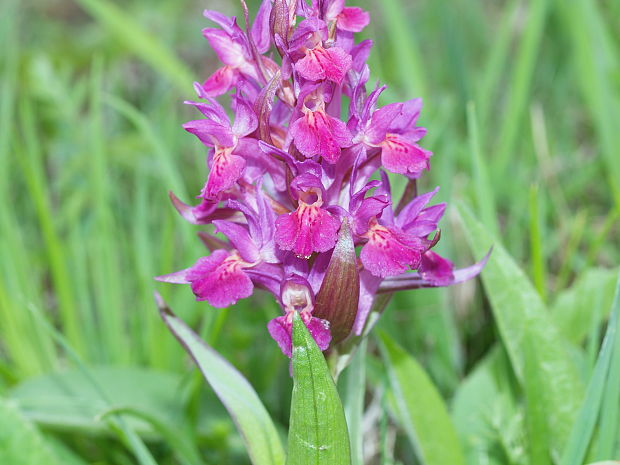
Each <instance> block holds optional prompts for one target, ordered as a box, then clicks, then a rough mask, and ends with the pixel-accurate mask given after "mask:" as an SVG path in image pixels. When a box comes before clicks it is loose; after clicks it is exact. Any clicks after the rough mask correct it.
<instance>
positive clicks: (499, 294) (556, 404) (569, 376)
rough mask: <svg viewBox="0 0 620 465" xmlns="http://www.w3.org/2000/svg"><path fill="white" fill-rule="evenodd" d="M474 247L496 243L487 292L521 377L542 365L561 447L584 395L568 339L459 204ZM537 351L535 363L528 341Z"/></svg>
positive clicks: (543, 397) (544, 399)
mask: <svg viewBox="0 0 620 465" xmlns="http://www.w3.org/2000/svg"><path fill="white" fill-rule="evenodd" d="M459 213H460V216H461V218H462V220H463V224H464V227H465V232H466V235H467V238H468V241H469V244H470V247H471V248H472V250H473V251H474V253H475V254H476V255H482V254H484V253H485V251H486V250H488V248H489V247H490V246H491V245H493V246H494V250H493V253H492V254H491V258H490V259H489V262H488V263H487V265H486V268H485V270H484V271H483V272H482V281H483V283H484V286H485V291H486V293H487V295H488V297H489V300H490V302H491V307H492V310H493V315H494V318H495V322H496V324H497V326H498V328H499V332H500V335H501V337H502V341H503V344H504V346H505V347H506V350H507V352H508V355H509V357H510V361H511V363H512V366H513V369H514V371H515V373H516V374H517V377H518V378H519V380H520V381H521V383H524V376H525V375H526V366H527V367H528V371H529V370H531V369H536V367H538V369H540V370H541V371H542V373H541V374H540V376H537V379H538V380H539V381H540V383H541V386H539V387H538V388H537V390H538V392H540V399H539V402H540V403H541V405H544V407H545V417H546V419H547V421H548V424H549V434H550V436H551V438H552V440H553V446H554V448H555V449H556V450H557V451H561V450H562V449H563V447H564V445H565V444H566V441H567V439H568V435H569V434H570V428H571V425H572V424H573V421H574V419H575V416H576V413H577V411H578V409H579V405H580V403H581V399H582V395H583V387H582V384H581V380H580V379H579V376H578V374H577V369H576V367H575V365H574V364H573V362H572V360H571V359H570V357H569V355H568V352H567V350H566V349H567V344H566V341H565V340H564V339H563V338H562V337H561V335H560V332H559V331H558V329H557V327H556V326H555V325H554V323H553V320H552V318H551V316H550V314H549V312H548V310H547V308H546V307H545V305H544V303H543V302H542V300H541V298H540V296H539V294H538V292H536V290H535V289H534V288H533V286H532V284H531V283H530V281H529V280H528V279H527V277H526V276H525V274H524V273H523V271H522V270H521V269H520V268H519V267H518V266H517V264H516V263H515V262H514V260H513V259H512V258H511V257H510V255H509V254H508V252H506V250H505V249H504V248H503V247H502V245H501V244H497V243H496V244H492V242H493V240H492V238H491V236H490V234H489V233H488V232H487V231H486V229H485V228H484V227H483V226H482V225H481V224H480V223H479V222H478V221H477V220H476V219H475V218H474V217H473V215H472V214H471V212H470V211H469V209H467V208H465V207H461V208H459ZM526 341H529V343H531V344H532V346H533V347H534V349H535V352H536V361H535V362H534V361H531V360H528V351H527V350H526V349H525V343H526Z"/></svg>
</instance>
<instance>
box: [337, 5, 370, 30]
mask: <svg viewBox="0 0 620 465" xmlns="http://www.w3.org/2000/svg"><path fill="white" fill-rule="evenodd" d="M369 22H370V15H369V14H368V12H367V11H364V10H362V9H361V8H358V7H347V8H344V9H343V10H342V12H341V13H340V14H339V15H338V20H337V25H338V28H339V29H342V30H343V31H349V32H360V31H361V30H362V29H364V28H365V27H366V26H368V23H369Z"/></svg>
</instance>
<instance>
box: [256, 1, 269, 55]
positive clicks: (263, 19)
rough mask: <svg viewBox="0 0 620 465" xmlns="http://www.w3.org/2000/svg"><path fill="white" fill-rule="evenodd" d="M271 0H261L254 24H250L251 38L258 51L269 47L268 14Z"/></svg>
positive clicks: (263, 50) (261, 51) (260, 51)
mask: <svg viewBox="0 0 620 465" xmlns="http://www.w3.org/2000/svg"><path fill="white" fill-rule="evenodd" d="M271 2H272V0H263V1H262V3H261V4H260V7H259V8H258V13H256V18H255V19H254V24H252V32H251V34H252V39H253V40H254V43H255V44H256V48H257V50H258V52H259V53H265V52H266V51H267V50H268V49H269V44H270V35H269V16H270V14H271Z"/></svg>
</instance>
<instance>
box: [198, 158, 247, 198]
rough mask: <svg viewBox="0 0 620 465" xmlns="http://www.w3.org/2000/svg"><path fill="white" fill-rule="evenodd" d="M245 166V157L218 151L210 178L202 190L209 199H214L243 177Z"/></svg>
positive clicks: (213, 161) (212, 163) (212, 164)
mask: <svg viewBox="0 0 620 465" xmlns="http://www.w3.org/2000/svg"><path fill="white" fill-rule="evenodd" d="M244 168H245V160H244V159H243V157H240V156H238V155H234V154H231V153H228V152H226V151H221V152H217V153H216V154H215V155H214V156H213V160H212V162H211V171H210V172H209V179H208V180H207V183H206V184H205V187H204V188H203V190H202V194H203V196H204V197H205V198H207V199H213V198H215V197H216V196H217V194H219V193H220V192H222V191H225V190H226V189H230V188H231V187H232V186H233V185H234V184H235V182H237V180H238V179H239V178H240V177H241V174H242V173H243V169H244Z"/></svg>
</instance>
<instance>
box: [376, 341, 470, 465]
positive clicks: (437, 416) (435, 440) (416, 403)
mask: <svg viewBox="0 0 620 465" xmlns="http://www.w3.org/2000/svg"><path fill="white" fill-rule="evenodd" d="M379 340H380V341H381V350H382V353H383V358H384V360H385V363H386V366H387V371H388V374H389V377H390V385H391V388H392V391H393V392H394V395H395V397H396V403H397V406H398V410H399V417H400V419H401V420H402V422H403V426H404V428H405V431H406V432H407V435H408V436H409V439H410V441H411V443H412V444H413V445H414V446H415V448H416V450H417V452H418V455H419V457H420V460H421V462H422V463H424V464H425V465H440V464H443V463H450V464H455V465H464V464H465V460H464V458H463V455H462V452H461V447H460V445H459V442H458V439H457V436H456V432H455V430H454V427H453V426H452V422H451V420H450V417H449V416H448V411H447V409H446V406H445V404H444V401H443V400H442V398H441V396H440V395H439V393H438V392H437V389H436V388H435V386H434V385H433V382H432V381H431V380H430V379H429V377H428V375H427V374H426V373H425V372H424V369H423V368H422V367H421V366H420V365H419V364H418V363H417V362H416V361H415V359H413V358H412V357H411V356H409V354H407V352H405V350H404V349H403V348H402V347H400V346H399V345H398V344H396V343H395V342H394V341H393V340H392V339H391V338H390V336H388V335H387V334H386V333H384V332H380V333H379Z"/></svg>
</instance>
